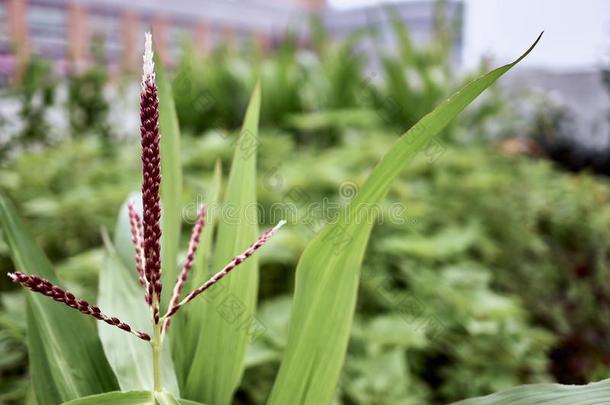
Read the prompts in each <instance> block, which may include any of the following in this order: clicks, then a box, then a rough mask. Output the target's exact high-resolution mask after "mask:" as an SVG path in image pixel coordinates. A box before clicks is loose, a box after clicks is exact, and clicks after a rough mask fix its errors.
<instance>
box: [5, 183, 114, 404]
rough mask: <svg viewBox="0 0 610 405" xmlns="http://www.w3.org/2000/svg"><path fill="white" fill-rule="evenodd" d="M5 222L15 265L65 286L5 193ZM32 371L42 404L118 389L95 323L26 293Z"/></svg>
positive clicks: (75, 312)
mask: <svg viewBox="0 0 610 405" xmlns="http://www.w3.org/2000/svg"><path fill="white" fill-rule="evenodd" d="M0 224H1V225H2V231H3V233H4V236H5V238H6V241H7V242H8V244H9V246H10V250H11V255H12V258H13V262H14V264H15V267H16V269H17V270H19V271H23V272H25V273H28V274H36V275H39V276H41V277H44V278H46V279H48V280H49V281H51V282H53V283H56V284H58V285H61V284H62V283H61V282H60V281H59V280H58V279H57V277H56V276H55V273H54V271H53V268H52V267H51V263H50V262H49V261H48V259H47V258H46V257H45V255H44V254H43V253H42V252H41V251H40V248H39V247H38V246H37V245H36V243H35V242H34V239H33V238H32V236H31V235H30V234H29V232H28V231H27V230H26V229H25V227H24V225H23V223H22V222H21V220H20V219H19V216H18V215H17V212H16V210H15V207H14V206H13V204H12V203H11V202H10V201H9V200H8V199H7V198H6V197H4V196H3V195H1V194H0ZM27 326H28V333H27V334H28V351H29V359H30V371H31V373H32V379H33V386H34V390H35V394H36V399H37V401H38V403H39V404H51V405H55V404H58V403H61V402H63V401H67V400H70V399H73V398H78V397H81V396H84V395H90V394H95V393H100V392H105V391H112V390H116V389H118V387H119V386H118V383H117V380H116V378H115V376H114V374H113V372H112V369H111V368H110V365H109V364H108V361H107V359H106V357H105V356H104V351H103V350H102V345H101V344H100V341H99V339H98V337H97V333H96V331H95V325H94V321H93V320H91V319H88V318H87V317H85V316H84V315H82V314H80V313H78V311H75V310H74V309H72V308H69V307H67V306H65V305H63V304H61V303H57V302H54V301H52V300H51V299H50V298H48V297H44V296H42V295H40V294H37V293H32V292H29V293H27Z"/></svg>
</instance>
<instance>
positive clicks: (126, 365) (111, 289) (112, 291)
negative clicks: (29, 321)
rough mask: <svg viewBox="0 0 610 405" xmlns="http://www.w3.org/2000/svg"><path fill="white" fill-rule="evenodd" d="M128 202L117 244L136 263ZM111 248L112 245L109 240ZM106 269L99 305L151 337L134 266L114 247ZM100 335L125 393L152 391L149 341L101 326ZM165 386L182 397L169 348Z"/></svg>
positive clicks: (120, 220)
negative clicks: (142, 390) (127, 251)
mask: <svg viewBox="0 0 610 405" xmlns="http://www.w3.org/2000/svg"><path fill="white" fill-rule="evenodd" d="M129 235H131V231H130V225H129V214H128V209H127V203H125V204H123V206H122V208H121V211H120V214H119V218H118V221H117V226H116V230H115V244H116V245H117V246H118V243H119V242H123V243H125V244H126V245H127V246H129V247H131V254H130V255H129V256H130V258H128V259H127V258H124V259H123V260H124V261H128V262H129V261H130V262H132V263H133V262H135V258H134V251H133V244H132V243H131V241H130V240H129V239H128V238H129ZM107 244H108V245H109V244H110V242H108V241H107ZM107 250H108V251H107V253H106V257H105V260H104V267H103V269H102V270H101V272H100V276H99V288H98V299H97V302H98V304H99V306H100V308H102V309H103V310H104V311H105V312H107V313H109V314H112V315H116V316H117V317H119V318H120V319H121V320H122V321H123V322H126V323H128V324H129V325H131V326H132V327H133V328H134V329H136V330H141V331H145V332H147V333H149V334H151V316H150V311H149V309H148V306H147V305H146V302H145V301H144V288H143V287H142V286H140V285H139V283H138V281H137V276H136V275H137V273H136V270H135V267H134V266H130V267H129V268H127V267H126V266H124V265H123V262H122V260H121V259H120V258H119V256H118V254H117V252H116V251H115V250H114V247H113V246H111V245H110V246H107ZM98 333H99V336H100V339H101V341H102V345H103V346H104V351H105V352H106V356H107V357H108V361H109V362H110V365H111V366H112V369H113V370H114V372H115V373H116V376H117V378H118V380H119V385H120V387H121V389H122V390H123V391H129V390H138V389H152V387H153V372H152V355H151V347H150V345H149V344H148V343H147V342H144V341H142V340H140V339H138V338H137V337H135V336H131V335H129V334H127V333H125V332H124V331H122V330H120V329H118V328H112V327H108V326H107V325H102V324H101V325H100V327H99V328H98ZM162 356H163V357H162V363H163V368H162V370H161V373H162V382H163V387H164V388H165V389H166V390H168V391H169V392H171V393H173V394H175V395H178V393H179V390H178V383H177V381H176V375H175V373H174V367H173V364H172V359H171V356H170V353H169V347H164V350H163V354H162Z"/></svg>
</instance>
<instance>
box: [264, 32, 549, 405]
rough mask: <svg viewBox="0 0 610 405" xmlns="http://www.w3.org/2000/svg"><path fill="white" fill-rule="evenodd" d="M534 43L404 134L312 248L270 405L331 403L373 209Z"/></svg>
mask: <svg viewBox="0 0 610 405" xmlns="http://www.w3.org/2000/svg"><path fill="white" fill-rule="evenodd" d="M539 39H540V38H538V40H539ZM538 40H537V41H536V43H537V42H538ZM536 43H534V45H532V47H531V48H530V49H528V50H527V51H526V52H525V53H524V54H523V55H522V56H521V57H520V58H519V59H517V60H516V61H515V62H513V63H511V64H508V65H505V66H502V67H500V68H498V69H496V70H494V71H492V72H490V73H488V74H486V75H484V76H482V77H480V78H479V79H477V80H475V81H473V82H471V83H469V84H468V85H466V86H465V87H464V88H463V89H462V90H460V91H459V92H458V93H456V94H455V95H454V96H452V97H451V98H449V99H448V100H446V101H445V102H444V103H442V104H441V105H440V106H438V107H437V108H436V109H435V110H434V111H432V112H431V113H429V114H428V115H426V116H425V117H423V118H422V119H421V120H420V121H419V122H418V123H417V124H415V126H413V128H411V129H410V130H409V131H407V132H406V133H405V134H404V135H403V136H402V137H401V138H400V139H399V140H398V141H397V143H396V144H395V145H394V146H393V147H392V149H390V151H388V153H387V154H386V155H385V156H384V157H383V159H382V160H381V161H380V162H379V164H378V165H377V166H376V167H375V169H374V170H373V172H372V173H371V175H370V176H369V177H368V179H367V180H366V182H365V184H364V186H363V187H362V188H361V190H360V191H359V193H358V195H357V196H356V198H354V200H353V201H352V203H351V204H350V205H349V206H348V207H347V209H346V210H345V211H344V212H343V213H342V214H341V216H340V217H339V218H338V219H337V220H336V222H335V223H333V224H331V225H329V226H326V227H325V228H324V229H323V230H322V231H321V232H320V233H319V234H318V235H317V236H316V237H315V238H314V239H313V240H312V241H311V242H310V243H309V244H308V246H307V247H306V249H305V251H304V252H303V255H302V256H301V259H300V260H299V264H298V266H297V270H296V282H295V295H294V305H293V310H292V315H291V323H290V332H289V337H288V344H287V346H286V351H285V353H284V358H283V361H282V364H281V366H280V370H279V374H278V376H277V379H276V381H275V384H274V387H273V390H272V393H271V396H270V398H269V404H272V405H283V404H288V403H289V404H295V405H298V404H330V403H331V402H332V400H333V397H334V395H335V389H336V385H337V382H338V379H339V375H340V372H341V368H342V366H343V361H344V358H345V352H346V348H347V343H348V339H349V333H350V329H351V324H352V318H353V315H354V307H355V303H356V293H357V290H358V281H359V277H360V267H361V264H362V258H363V256H364V252H365V249H366V245H367V241H368V238H369V235H370V232H371V229H372V226H373V223H374V221H372V220H370V219H371V218H370V217H371V215H373V214H374V211H375V210H374V209H373V210H371V208H372V207H375V206H377V205H378V204H379V203H380V202H381V201H382V200H383V198H384V197H385V195H386V194H387V192H388V191H389V189H390V186H391V184H392V181H393V180H394V179H395V178H396V176H398V174H399V173H400V171H401V170H402V169H403V168H404V167H405V165H406V164H407V163H409V162H410V161H411V160H413V159H414V157H415V156H416V155H417V153H418V152H420V150H422V149H423V148H424V147H426V146H427V145H429V142H430V141H431V140H433V137H434V136H435V135H437V134H438V133H439V132H440V131H441V130H442V129H443V128H444V127H445V126H446V125H447V124H448V123H449V122H450V121H451V120H452V119H453V118H454V117H455V116H456V115H457V114H458V113H460V112H461V111H462V110H463V109H464V108H465V107H466V106H467V105H468V104H470V103H471V102H472V101H473V100H474V99H475V98H476V97H477V96H478V95H479V94H481V92H483V90H485V89H486V88H487V87H489V86H490V85H492V84H493V83H494V82H495V81H496V80H497V79H498V78H499V77H500V76H502V75H503V74H504V73H506V72H507V71H508V70H509V69H510V68H512V67H513V66H514V65H515V64H517V63H518V62H519V61H521V60H522V59H523V58H524V57H525V56H526V55H527V54H528V53H529V52H530V51H531V50H532V49H533V47H534V46H535V45H536Z"/></svg>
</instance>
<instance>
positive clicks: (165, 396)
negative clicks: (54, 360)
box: [63, 391, 198, 405]
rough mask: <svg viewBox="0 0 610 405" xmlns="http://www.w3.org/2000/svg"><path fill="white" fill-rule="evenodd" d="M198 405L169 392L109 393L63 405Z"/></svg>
mask: <svg viewBox="0 0 610 405" xmlns="http://www.w3.org/2000/svg"><path fill="white" fill-rule="evenodd" d="M90 404H91V405H104V404H108V405H179V404H183V405H196V404H198V402H193V401H188V400H184V399H176V398H174V397H173V396H172V395H171V394H170V393H168V392H155V393H152V392H150V391H129V392H119V391H115V392H107V393H105V394H100V395H91V396H88V397H84V398H79V399H75V400H73V401H69V402H65V403H64V404H63V405H90Z"/></svg>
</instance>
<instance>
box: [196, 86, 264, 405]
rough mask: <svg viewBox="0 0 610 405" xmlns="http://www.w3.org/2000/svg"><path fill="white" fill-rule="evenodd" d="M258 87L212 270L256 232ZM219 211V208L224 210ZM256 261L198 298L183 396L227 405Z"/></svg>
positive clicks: (244, 339)
mask: <svg viewBox="0 0 610 405" xmlns="http://www.w3.org/2000/svg"><path fill="white" fill-rule="evenodd" d="M259 110H260V88H259V86H258V85H257V86H256V88H255V90H254V92H253V93H252V98H251V99H250V103H249V105H248V109H247V111H246V117H245V120H244V124H243V127H242V131H241V134H240V136H239V138H238V140H237V142H236V148H235V155H234V157H233V163H232V166H231V171H230V173H229V179H228V182H227V189H226V193H225V198H224V205H223V207H230V209H231V215H230V218H229V216H227V218H224V217H223V218H220V224H219V226H218V237H217V240H216V246H215V251H214V258H213V259H212V263H213V269H216V270H218V269H221V268H222V267H223V266H224V265H225V264H226V263H228V262H229V260H231V259H232V258H233V257H234V256H236V255H237V254H239V253H241V252H242V251H243V250H244V249H245V248H247V247H248V246H249V244H250V243H252V241H254V240H255V239H256V237H257V233H258V232H257V229H258V226H257V223H256V222H257V221H256V218H257V212H256V149H257V147H258V144H257V142H258V119H259ZM223 211H224V210H223ZM257 292H258V261H257V258H256V256H254V257H252V258H251V259H249V260H248V261H246V262H244V263H243V264H241V266H240V269H239V271H235V272H234V273H232V274H231V275H230V276H228V277H227V278H226V279H225V280H223V282H222V283H219V284H218V285H216V286H214V287H213V288H211V289H210V291H208V292H207V293H206V294H205V295H204V296H203V297H202V298H199V300H200V301H201V302H202V303H203V306H204V307H205V312H204V311H202V312H203V320H202V325H205V327H204V328H203V329H202V330H201V334H200V336H199V341H200V342H205V343H204V344H202V345H199V346H198V347H197V350H196V352H195V356H194V358H193V362H192V365H191V368H190V372H189V375H188V378H187V381H186V386H185V390H184V396H185V397H186V398H192V399H195V400H197V401H204V402H208V403H212V404H217V405H225V404H229V403H230V401H231V397H232V396H233V392H234V391H235V389H236V388H237V385H238V384H239V381H240V380H241V375H242V373H243V369H244V357H245V353H246V346H247V344H248V339H249V333H250V325H251V323H252V320H253V316H254V314H255V312H256V296H257Z"/></svg>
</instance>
